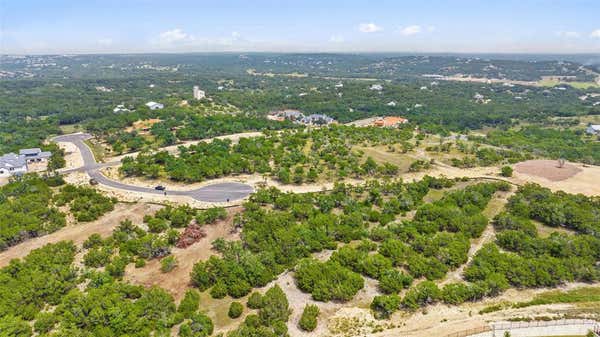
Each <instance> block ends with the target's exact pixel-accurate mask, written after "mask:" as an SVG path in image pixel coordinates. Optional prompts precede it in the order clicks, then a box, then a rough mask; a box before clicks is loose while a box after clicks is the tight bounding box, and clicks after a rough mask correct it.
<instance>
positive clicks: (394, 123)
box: [373, 116, 408, 128]
mask: <svg viewBox="0 0 600 337" xmlns="http://www.w3.org/2000/svg"><path fill="white" fill-rule="evenodd" d="M406 123H408V119H406V118H403V117H398V116H388V117H379V118H377V119H376V120H375V121H374V122H373V125H374V126H378V127H382V128H395V127H398V125H400V124H406Z"/></svg>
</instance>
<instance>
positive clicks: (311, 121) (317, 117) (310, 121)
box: [300, 114, 335, 125]
mask: <svg viewBox="0 0 600 337" xmlns="http://www.w3.org/2000/svg"><path fill="white" fill-rule="evenodd" d="M333 122H335V120H334V119H333V118H331V117H329V116H327V115H323V114H312V115H308V116H306V117H304V118H302V119H301V120H300V123H302V124H306V125H327V124H331V123H333Z"/></svg>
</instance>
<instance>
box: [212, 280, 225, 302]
mask: <svg viewBox="0 0 600 337" xmlns="http://www.w3.org/2000/svg"><path fill="white" fill-rule="evenodd" d="M210 296H211V297H212V298H224V297H225V296H227V285H226V284H225V283H223V282H217V283H216V284H215V285H214V286H213V287H212V288H210Z"/></svg>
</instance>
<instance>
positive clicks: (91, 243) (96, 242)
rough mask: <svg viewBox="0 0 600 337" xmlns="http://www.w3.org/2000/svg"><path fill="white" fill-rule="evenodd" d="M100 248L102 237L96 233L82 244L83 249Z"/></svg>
mask: <svg viewBox="0 0 600 337" xmlns="http://www.w3.org/2000/svg"><path fill="white" fill-rule="evenodd" d="M98 246H102V237H101V236H100V234H98V233H94V234H92V235H90V236H89V237H88V238H87V240H85V242H84V243H83V248H85V249H90V248H96V247H98Z"/></svg>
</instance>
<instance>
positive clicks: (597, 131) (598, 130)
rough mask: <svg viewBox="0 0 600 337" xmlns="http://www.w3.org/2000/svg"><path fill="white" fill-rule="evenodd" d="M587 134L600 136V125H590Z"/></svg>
mask: <svg viewBox="0 0 600 337" xmlns="http://www.w3.org/2000/svg"><path fill="white" fill-rule="evenodd" d="M585 132H587V133H589V134H590V135H600V124H590V126H588V128H587V129H586V130H585Z"/></svg>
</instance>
